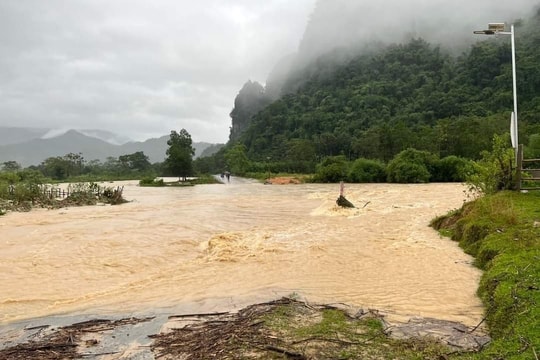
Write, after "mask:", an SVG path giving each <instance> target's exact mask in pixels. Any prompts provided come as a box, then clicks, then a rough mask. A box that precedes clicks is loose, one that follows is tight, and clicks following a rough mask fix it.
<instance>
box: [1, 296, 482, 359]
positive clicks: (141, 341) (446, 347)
mask: <svg viewBox="0 0 540 360" xmlns="http://www.w3.org/2000/svg"><path fill="white" fill-rule="evenodd" d="M158 328H159V330H158V331H155V329H158ZM0 341H1V345H0V359H1V360H4V359H5V360H8V359H9V360H19V359H21V360H22V359H44V360H48V359H100V360H107V359H140V360H146V359H358V358H362V359H386V358H395V357H396V356H399V358H400V359H408V358H411V359H412V358H417V357H418V355H419V354H422V358H425V359H446V358H448V356H449V355H450V354H453V353H456V352H464V351H478V350H480V349H481V348H482V347H483V346H484V345H485V344H487V343H488V342H489V338H488V337H487V336H486V335H484V334H483V333H481V331H480V329H479V328H478V327H475V328H467V327H466V326H464V325H462V324H459V323H454V322H448V321H442V320H435V319H411V320H410V321H409V322H408V323H404V324H389V323H387V322H386V321H385V319H384V317H383V316H381V315H380V314H379V313H378V312H377V311H373V310H367V311H366V310H362V309H353V308H351V307H348V306H346V305H317V304H308V303H305V302H302V301H298V300H296V299H292V298H282V299H279V300H275V301H271V302H266V303H261V304H255V305H251V306H248V307H246V308H244V309H242V310H240V311H238V312H234V313H230V312H222V313H211V314H177V315H171V316H168V317H162V318H156V317H146V318H125V319H94V320H88V321H84V322H79V323H75V324H71V325H67V326H61V327H55V326H52V325H48V324H44V325H39V326H27V327H25V328H23V329H18V330H15V329H13V330H12V331H11V332H8V333H7V334H6V333H4V334H3V336H2V338H0Z"/></svg>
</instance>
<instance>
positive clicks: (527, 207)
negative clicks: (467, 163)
mask: <svg viewBox="0 0 540 360" xmlns="http://www.w3.org/2000/svg"><path fill="white" fill-rule="evenodd" d="M432 226H433V227H435V228H437V229H439V230H440V231H441V232H442V233H443V234H446V235H449V236H451V238H452V239H454V240H456V241H459V244H460V246H461V247H462V248H463V249H464V251H465V252H467V253H469V254H471V255H472V256H474V257H475V259H476V260H475V262H476V265H477V266H478V267H479V268H481V269H482V270H484V274H483V276H482V280H481V283H480V287H479V289H478V294H479V296H480V297H481V299H482V301H483V303H484V305H485V307H486V322H487V324H488V326H489V329H490V334H491V336H492V339H493V340H492V342H491V344H489V345H488V346H486V348H485V349H483V351H482V352H480V353H478V354H464V355H461V356H458V358H464V359H524V360H525V359H538V358H539V356H540V283H539V281H540V280H539V279H540V192H530V193H517V192H499V193H497V194H495V195H490V196H485V197H482V198H479V199H477V200H475V201H473V202H470V203H467V204H465V205H464V206H463V207H462V208H461V209H459V210H456V211H453V212H452V213H450V214H448V215H446V216H443V217H440V218H437V219H435V220H434V221H433V222H432Z"/></svg>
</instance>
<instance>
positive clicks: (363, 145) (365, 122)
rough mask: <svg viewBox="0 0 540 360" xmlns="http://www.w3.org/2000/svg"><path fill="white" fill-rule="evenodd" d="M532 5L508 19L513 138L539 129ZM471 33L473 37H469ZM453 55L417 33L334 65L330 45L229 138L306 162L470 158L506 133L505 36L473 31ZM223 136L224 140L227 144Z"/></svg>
mask: <svg viewBox="0 0 540 360" xmlns="http://www.w3.org/2000/svg"><path fill="white" fill-rule="evenodd" d="M539 29H540V11H539V12H537V13H536V14H535V16H533V17H531V18H530V19H527V20H526V21H521V22H519V23H517V24H516V44H517V45H516V49H517V51H516V53H517V55H516V57H517V84H518V98H519V99H518V101H519V108H518V110H519V111H518V113H519V132H520V142H521V143H523V144H525V145H527V144H528V140H529V137H530V136H531V135H533V134H537V133H540V93H539V92H538V89H540V46H539V45H540V30H539ZM472 36H478V35H473V34H472V32H471V37H472ZM478 40H479V42H478V43H476V44H475V45H474V46H472V48H471V49H470V51H467V52H466V53H463V54H461V55H459V56H455V55H452V54H449V53H448V52H447V51H445V49H444V48H442V47H440V46H438V45H434V44H430V43H428V42H426V41H424V40H422V39H412V40H410V41H409V42H408V43H405V44H394V45H391V46H388V47H386V48H383V49H381V50H378V51H373V50H372V51H370V52H369V53H367V52H366V53H364V54H361V55H358V56H356V57H353V58H351V59H350V60H349V61H348V62H346V63H345V65H341V66H335V65H333V64H335V62H334V61H333V59H335V57H336V56H342V57H343V56H346V51H345V50H343V54H340V51H339V50H336V51H334V52H333V53H331V54H327V55H326V56H323V57H320V58H318V59H317V60H316V61H314V62H312V63H311V64H310V65H308V66H307V67H305V68H304V70H303V71H302V72H301V73H296V74H295V76H294V77H291V78H290V79H289V83H288V84H287V83H286V84H285V86H284V89H287V88H289V89H293V88H298V90H297V91H295V92H291V93H288V94H286V95H284V96H282V97H281V98H280V99H279V100H277V101H274V102H272V103H271V104H270V105H268V106H266V107H264V108H263V109H262V110H261V111H260V112H258V113H257V114H256V115H255V116H253V117H252V118H251V122H250V125H249V126H248V127H247V129H246V130H245V131H244V132H243V133H242V134H241V135H240V136H237V137H236V138H237V139H238V141H239V142H240V143H242V144H243V145H245V146H246V154H247V156H248V158H249V160H251V161H258V162H265V161H272V162H279V161H284V160H287V161H289V162H290V161H295V162H297V163H298V162H303V163H309V164H312V165H313V164H315V163H318V162H320V161H321V160H322V159H323V158H325V157H328V156H336V155H344V156H345V157H346V158H347V159H348V160H354V159H357V158H368V159H378V160H382V161H384V162H387V161H389V160H391V159H392V158H393V157H394V156H395V155H396V154H398V153H399V152H401V151H402V150H404V149H407V148H411V147H412V148H415V149H418V150H426V151H429V152H430V153H433V154H435V155H437V156H439V157H441V158H442V157H445V156H449V155H456V156H460V157H465V158H470V159H478V158H479V157H480V152H481V151H482V150H486V149H489V147H490V144H491V140H492V138H493V134H502V133H505V132H508V131H509V120H510V113H511V111H512V109H513V96H512V66H511V42H510V38H509V37H508V36H499V37H496V36H492V37H487V36H483V37H481V36H479V37H478ZM232 145H233V144H229V148H230V147H231V146H232Z"/></svg>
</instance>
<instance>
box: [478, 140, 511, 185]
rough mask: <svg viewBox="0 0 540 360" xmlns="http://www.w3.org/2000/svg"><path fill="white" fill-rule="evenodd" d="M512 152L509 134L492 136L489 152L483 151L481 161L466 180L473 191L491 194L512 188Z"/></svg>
mask: <svg viewBox="0 0 540 360" xmlns="http://www.w3.org/2000/svg"><path fill="white" fill-rule="evenodd" d="M513 161H514V150H513V149H512V148H511V147H510V134H508V133H506V134H504V135H502V136H499V135H494V136H493V148H492V150H491V151H483V152H482V159H480V160H479V161H477V162H475V163H474V164H473V165H474V172H473V173H472V174H470V175H469V176H468V178H467V183H468V184H469V185H470V187H471V188H472V189H473V190H476V191H478V192H481V193H484V194H493V193H496V192H497V191H501V190H510V189H512V188H514V185H515V184H514V175H515V173H514V170H513V169H512V163H513Z"/></svg>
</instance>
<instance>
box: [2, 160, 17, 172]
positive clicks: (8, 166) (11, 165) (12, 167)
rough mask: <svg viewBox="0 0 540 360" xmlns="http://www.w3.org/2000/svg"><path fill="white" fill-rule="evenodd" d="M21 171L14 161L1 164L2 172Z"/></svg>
mask: <svg viewBox="0 0 540 360" xmlns="http://www.w3.org/2000/svg"><path fill="white" fill-rule="evenodd" d="M18 170H21V165H20V164H19V163H18V162H16V161H13V160H11V161H5V162H4V163H2V171H18Z"/></svg>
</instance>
